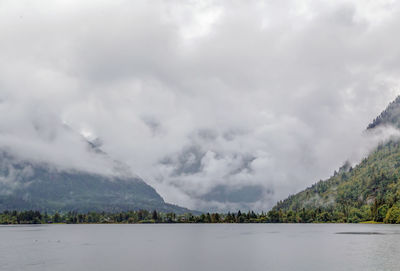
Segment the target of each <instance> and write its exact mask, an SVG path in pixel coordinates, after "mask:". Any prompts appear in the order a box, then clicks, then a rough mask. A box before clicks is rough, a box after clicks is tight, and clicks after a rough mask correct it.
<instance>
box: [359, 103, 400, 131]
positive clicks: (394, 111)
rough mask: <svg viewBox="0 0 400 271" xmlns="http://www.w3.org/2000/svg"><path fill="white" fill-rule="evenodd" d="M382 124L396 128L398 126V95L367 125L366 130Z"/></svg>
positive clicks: (399, 122)
mask: <svg viewBox="0 0 400 271" xmlns="http://www.w3.org/2000/svg"><path fill="white" fill-rule="evenodd" d="M382 125H393V126H395V127H396V128H400V95H399V96H397V98H396V99H395V100H394V101H393V102H391V103H390V104H389V105H388V106H387V107H386V109H385V110H384V111H383V112H382V113H381V114H380V115H379V116H378V117H376V118H375V119H374V120H373V121H372V122H371V123H370V124H369V125H368V127H367V130H371V129H374V128H376V127H378V126H382Z"/></svg>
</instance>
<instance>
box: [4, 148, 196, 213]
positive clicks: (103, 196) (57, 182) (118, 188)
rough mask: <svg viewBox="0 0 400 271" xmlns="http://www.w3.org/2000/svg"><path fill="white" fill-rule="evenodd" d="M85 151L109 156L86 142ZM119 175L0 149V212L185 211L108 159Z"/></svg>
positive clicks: (121, 164)
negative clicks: (64, 166)
mask: <svg viewBox="0 0 400 271" xmlns="http://www.w3.org/2000/svg"><path fill="white" fill-rule="evenodd" d="M87 145H88V148H89V151H92V152H93V153H94V154H95V155H97V156H101V157H102V158H104V159H111V158H110V157H109V156H108V155H107V154H106V153H105V152H103V151H102V150H101V149H100V148H99V146H98V144H94V143H93V142H89V141H88V142H87ZM110 164H111V165H112V167H113V171H116V172H118V173H119V174H114V175H101V174H95V173H91V172H86V171H82V170H71V169H69V170H66V169H59V168H58V167H56V166H55V165H52V164H50V163H44V162H32V161H29V160H23V159H21V158H17V157H16V156H14V155H12V154H10V152H8V151H5V150H0V211H4V210H38V211H42V212H49V213H54V212H56V211H58V212H68V211H77V212H89V211H97V212H102V211H105V212H120V211H130V210H139V209H146V210H157V211H160V212H175V213H187V212H190V210H188V209H186V208H182V207H179V206H176V205H172V204H168V203H166V202H164V200H163V198H162V197H161V196H160V195H159V194H158V193H157V192H156V190H155V189H154V188H152V187H151V186H149V185H148V184H146V183H145V182H144V181H143V180H142V179H141V178H139V177H137V176H134V175H133V174H130V173H129V168H128V167H127V166H126V165H124V164H123V163H120V162H118V161H111V163H110Z"/></svg>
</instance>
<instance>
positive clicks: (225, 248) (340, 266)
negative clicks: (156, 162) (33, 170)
mask: <svg viewBox="0 0 400 271" xmlns="http://www.w3.org/2000/svg"><path fill="white" fill-rule="evenodd" d="M399 255H400V226H396V225H365V224H359V225H344V224H341V225H336V224H307V225H303V224H214V225H210V224H193V225H187V224H175V225H173V224H160V225H40V226H0V270H2V271H17V270H23V271H33V270H34V271H36V270H38V271H39V270H40V271H43V270H49V271H50V270H51V271H59V270H65V271H67V270H68V271H70V270H75V271H87V270H96V271H98V270H100V271H101V270H113V271H116V270H138V271H146V270H151V271H155V270H166V271H179V270H184V271H190V270H195V271H200V270H201V271H203V270H213V271H214V270H215V271H228V270H229V271H234V270H237V271H252V270H256V271H258V270H260V271H261V270H262V271H265V270H274V271H275V270H307V271H313V270H341V271H342V270H399V268H400V267H399Z"/></svg>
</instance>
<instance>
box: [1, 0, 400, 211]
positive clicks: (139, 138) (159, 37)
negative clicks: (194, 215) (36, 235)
mask: <svg viewBox="0 0 400 271" xmlns="http://www.w3.org/2000/svg"><path fill="white" fill-rule="evenodd" d="M399 15H400V3H397V2H395V1H177V0H176V1H175V0H171V1H140V0H138V1H118V0H117V1H75V0H70V1H58V0H55V1H54V0H53V1H43V0H37V1H34V2H33V1H11V0H10V1H8V0H0V37H1V38H0V147H1V148H6V149H7V150H8V151H10V152H12V153H13V154H14V155H16V156H18V157H20V158H21V159H28V160H34V161H40V162H48V163H52V164H54V165H56V166H57V167H60V168H62V169H64V170H70V169H79V170H87V171H90V172H97V173H101V174H114V172H113V170H112V169H111V167H112V163H110V161H109V160H108V159H104V157H99V155H95V154H93V152H91V151H90V150H89V149H88V147H87V143H86V142H85V140H83V137H85V138H86V139H87V140H89V141H93V140H95V139H100V141H99V142H101V149H102V150H103V151H104V152H106V153H107V154H108V155H109V156H110V157H112V159H115V160H119V161H121V162H123V163H125V164H127V165H129V167H130V168H131V170H132V171H133V172H134V173H135V174H137V175H139V176H141V177H142V178H144V179H145V181H146V182H147V183H149V184H150V185H152V186H153V187H154V188H156V190H157V191H158V192H159V193H160V194H161V195H162V196H163V198H164V199H165V200H166V201H168V202H171V203H175V204H178V205H182V206H185V207H188V208H193V209H198V210H215V209H218V210H237V209H238V208H242V209H249V208H252V209H255V210H266V209H268V208H270V207H272V205H273V204H274V203H275V202H276V201H277V200H281V199H283V198H285V197H286V196H287V195H289V194H293V193H295V192H298V191H299V190H302V189H304V188H305V187H307V186H309V185H311V184H312V183H315V182H316V181H318V180H320V179H324V178H327V177H329V176H330V175H331V174H332V173H333V171H334V170H335V169H338V168H339V167H340V166H341V165H342V164H343V163H344V162H345V161H346V160H349V161H351V162H352V163H353V164H355V163H357V162H358V161H359V160H360V159H361V158H362V157H364V156H365V155H367V153H368V151H370V150H371V149H372V148H373V146H374V145H376V144H377V142H378V141H380V140H381V139H382V138H381V137H377V136H372V137H371V136H367V135H366V133H365V132H364V130H365V128H366V126H367V125H368V123H369V122H370V121H372V120H373V119H374V118H375V117H376V116H377V115H378V114H379V113H380V112H381V111H382V110H383V109H384V108H385V107H386V105H387V104H388V103H389V102H390V101H391V100H393V99H394V98H395V97H396V96H397V95H398V94H400V90H399V83H400V79H399V78H400V50H399V48H400V38H399V35H398V29H399V27H400V16H399ZM381 132H384V133H385V134H390V135H391V134H397V131H393V130H392V129H390V130H389V131H386V130H385V131H381Z"/></svg>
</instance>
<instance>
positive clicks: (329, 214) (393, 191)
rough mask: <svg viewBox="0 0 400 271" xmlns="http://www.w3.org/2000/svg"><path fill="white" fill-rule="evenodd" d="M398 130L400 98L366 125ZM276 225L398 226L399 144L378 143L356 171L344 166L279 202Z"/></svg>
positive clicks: (399, 204) (396, 140) (399, 193)
mask: <svg viewBox="0 0 400 271" xmlns="http://www.w3.org/2000/svg"><path fill="white" fill-rule="evenodd" d="M380 125H393V126H395V127H400V98H397V99H396V100H395V101H394V102H392V103H391V104H390V105H389V106H388V108H387V109H386V110H385V111H384V112H383V113H382V114H381V115H380V116H379V117H378V118H376V119H375V120H374V122H373V123H371V124H370V125H369V126H368V129H374V128H376V127H378V126H380ZM271 215H272V216H273V217H275V220H276V222H317V221H319V222H361V221H370V220H373V221H377V222H387V223H400V143H399V140H398V139H392V140H390V141H389V142H386V143H382V144H380V145H379V146H378V147H377V148H376V150H375V151H373V152H372V153H371V154H370V155H369V156H368V157H367V158H365V159H364V160H363V161H362V162H361V163H360V164H359V165H357V166H356V167H355V168H351V167H350V166H349V165H348V164H345V165H344V166H343V167H342V168H341V169H340V170H339V171H338V172H335V174H334V176H332V177H331V178H329V179H328V180H326V181H320V182H318V183H316V184H314V185H313V186H311V187H309V188H307V189H306V190H304V191H302V192H300V193H298V194H295V195H292V196H289V197H288V198H287V199H285V200H283V201H281V202H278V204H277V205H276V206H275V207H274V208H273V210H272V211H271Z"/></svg>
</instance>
